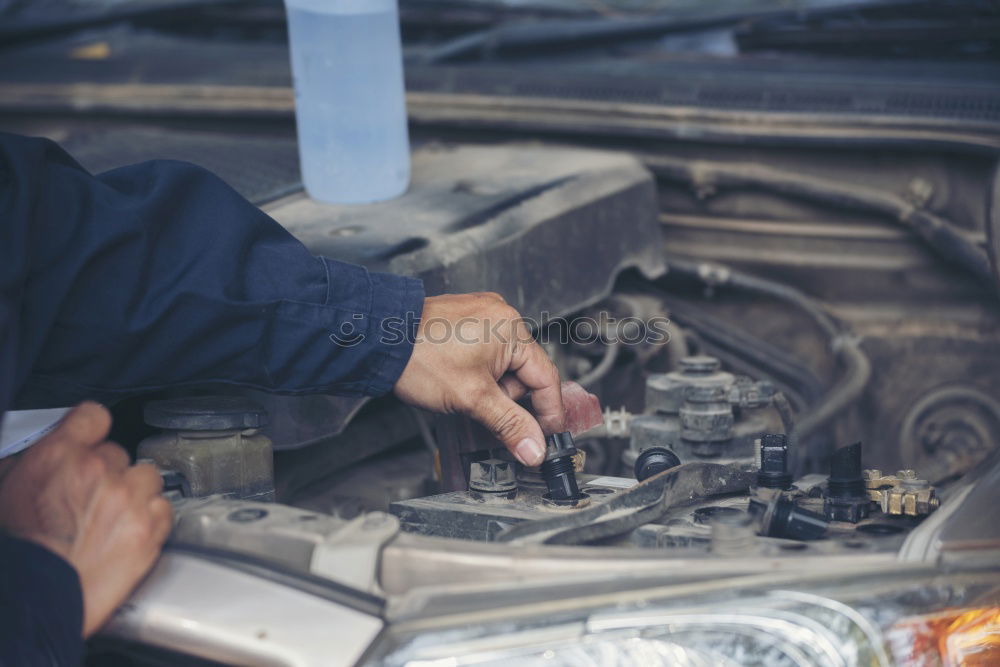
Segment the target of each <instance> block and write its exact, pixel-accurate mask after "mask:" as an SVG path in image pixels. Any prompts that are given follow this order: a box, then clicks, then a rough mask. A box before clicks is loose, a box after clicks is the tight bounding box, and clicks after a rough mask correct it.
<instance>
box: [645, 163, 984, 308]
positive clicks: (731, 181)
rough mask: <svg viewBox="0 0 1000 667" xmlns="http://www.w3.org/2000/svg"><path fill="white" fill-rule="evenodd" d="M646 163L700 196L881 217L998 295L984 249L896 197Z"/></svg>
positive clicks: (787, 175)
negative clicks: (787, 198) (759, 193)
mask: <svg viewBox="0 0 1000 667" xmlns="http://www.w3.org/2000/svg"><path fill="white" fill-rule="evenodd" d="M644 162H645V164H646V166H647V167H648V168H649V169H650V170H651V171H653V173H655V174H656V175H657V176H658V177H660V178H666V179H670V180H674V181H681V182H684V183H689V184H691V185H693V186H694V187H695V188H696V189H698V190H701V191H712V190H713V189H715V188H716V187H718V186H730V187H737V186H757V187H762V188H766V189H769V190H772V191H774V192H778V193H782V194H788V195H793V196H796V197H801V198H804V199H809V200H813V201H818V202H822V203H824V204H828V205H833V206H837V207H840V208H848V209H855V210H859V209H860V210H863V211H872V212H876V213H881V214H883V215H885V216H886V217H887V218H889V219H891V220H893V221H895V222H897V223H899V224H901V225H902V226H903V227H906V228H907V229H909V230H910V231H912V232H913V233H914V234H916V235H917V236H919V237H920V238H921V239H923V240H924V241H925V242H926V243H927V245H928V246H930V248H931V249H932V250H934V251H935V252H937V254H938V255H939V256H940V257H942V258H944V259H945V260H947V261H949V262H950V263H952V264H955V265H957V266H959V267H961V268H962V269H965V270H966V271H968V272H969V273H971V274H972V275H974V276H975V277H976V278H977V279H978V280H980V281H982V282H984V283H985V284H987V285H989V288H990V290H991V291H995V290H996V282H995V278H994V276H993V272H992V270H991V268H990V263H989V258H988V257H987V255H986V252H985V250H984V249H983V248H980V247H979V246H978V245H977V243H976V242H975V241H974V240H973V239H971V238H969V237H968V236H967V234H966V232H964V231H963V230H962V229H961V228H959V227H957V226H955V225H953V224H952V223H950V222H948V221H947V220H945V219H944V218H942V217H940V216H938V215H936V214H934V213H931V212H930V211H927V210H925V209H923V208H921V207H919V206H916V205H914V204H912V203H910V202H908V201H907V200H906V199H904V198H903V197H900V196H898V195H895V194H892V193H888V192H883V191H881V190H875V189H873V188H866V187H863V186H859V185H853V184H847V183H838V182H836V181H831V180H829V179H825V178H818V177H815V176H805V175H803V174H799V173H796V172H791V171H785V170H781V169H774V168H772V167H767V166H764V165H760V164H753V163H742V164H731V163H725V164H724V163H721V162H706V161H701V160H680V159H676V158H664V157H649V158H646V159H645V160H644ZM751 278H752V277H751ZM754 280H757V279H754Z"/></svg>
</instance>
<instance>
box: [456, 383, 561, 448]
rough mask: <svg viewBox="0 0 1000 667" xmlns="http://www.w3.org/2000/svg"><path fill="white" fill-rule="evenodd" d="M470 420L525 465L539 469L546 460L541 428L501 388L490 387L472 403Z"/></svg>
mask: <svg viewBox="0 0 1000 667" xmlns="http://www.w3.org/2000/svg"><path fill="white" fill-rule="evenodd" d="M469 416H470V417H472V418H473V419H475V420H476V421H478V422H479V423H480V424H482V425H483V426H485V427H486V428H487V429H488V430H489V431H490V433H492V434H493V436H494V437H495V438H496V439H497V440H499V441H500V442H502V443H503V444H504V446H505V447H506V448H507V449H508V450H510V453H511V454H513V455H514V456H515V457H516V458H517V460H518V461H520V462H521V463H523V464H524V465H526V466H537V465H541V463H542V461H543V460H544V459H545V437H544V436H543V435H542V428H541V427H540V426H539V425H538V422H537V421H535V418H534V417H532V416H531V413H529V412H528V411H527V410H525V409H524V408H522V407H521V406H520V405H518V404H517V403H515V402H514V401H512V400H511V399H510V397H508V396H507V394H505V393H504V392H503V390H502V389H500V385H498V384H491V387H490V388H489V389H488V390H487V391H486V392H485V396H484V397H483V398H482V400H479V401H476V402H475V403H473V406H472V409H471V410H470V411H469Z"/></svg>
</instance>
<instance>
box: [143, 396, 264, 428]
mask: <svg viewBox="0 0 1000 667" xmlns="http://www.w3.org/2000/svg"><path fill="white" fill-rule="evenodd" d="M142 416H143V419H144V420H145V422H146V423H147V424H149V425H150V426H155V427H156V428H163V429H170V430H172V431H229V430H233V429H245V428H261V427H262V426H266V425H267V411H266V410H264V408H262V407H261V406H259V405H257V404H256V403H254V402H253V401H251V400H249V399H246V398H243V397H241V396H189V397H186V398H172V399H167V400H163V401H150V402H149V403H147V404H146V406H145V407H144V408H143V411H142Z"/></svg>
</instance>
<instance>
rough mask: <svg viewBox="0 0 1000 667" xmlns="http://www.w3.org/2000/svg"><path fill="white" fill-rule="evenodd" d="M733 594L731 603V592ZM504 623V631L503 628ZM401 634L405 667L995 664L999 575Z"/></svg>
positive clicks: (867, 584)
mask: <svg viewBox="0 0 1000 667" xmlns="http://www.w3.org/2000/svg"><path fill="white" fill-rule="evenodd" d="M734 598H735V599H734ZM515 626H516V627H515ZM498 630H500V628H499V627H493V628H485V627H480V628H453V629H451V630H445V631H442V632H436V633H433V634H428V633H424V634H421V635H416V636H412V637H409V638H403V637H401V638H399V639H400V640H401V641H400V643H399V644H397V646H396V648H395V649H394V650H392V651H391V652H390V653H389V654H388V655H387V656H385V658H384V659H383V660H382V662H383V664H389V665H406V666H407V667H430V666H433V667H458V666H459V665H482V666H496V667H510V666H511V665H514V664H516V665H519V666H520V665H528V666H543V665H544V666H545V667H557V666H563V665H565V666H567V667H587V666H591V665H592V666H595V667H598V666H599V667H606V666H615V665H643V666H647V665H648V666H651V667H655V666H659V665H664V666H666V665H670V666H680V667H684V666H690V667H702V666H705V667H708V666H712V667H716V666H728V665H734V666H735V665H739V666H744V665H760V666H761V667H764V666H767V667H771V666H803V667H806V666H809V667H813V666H816V665H829V666H831V667H834V666H836V667H840V666H843V667H849V666H854V665H866V666H867V665H912V666H914V667H916V666H927V667H930V666H931V665H963V666H969V667H979V666H986V665H1000V571H991V572H989V573H977V574H975V575H950V576H942V575H926V576H921V577H910V578H906V577H892V576H889V577H880V578H876V579H874V580H873V579H871V578H862V579H861V580H859V581H854V582H845V583H842V584H840V585H837V586H823V587H811V588H810V589H806V588H802V589H799V590H776V591H767V592H760V593H756V594H753V593H751V592H750V591H743V592H735V591H734V593H733V594H732V595H730V596H729V599H728V600H727V599H721V598H719V597H718V596H715V599H712V600H710V601H707V602H706V601H696V600H692V599H691V598H688V599H686V600H683V601H676V602H672V603H670V604H663V603H654V602H650V603H649V604H648V605H646V606H645V608H644V609H631V610H623V611H615V612H601V611H597V610H595V611H592V612H590V613H588V614H586V617H585V618H583V619H580V620H575V619H574V620H568V619H564V621H563V622H552V623H550V624H548V625H546V624H544V623H531V622H530V621H528V620H526V619H518V620H515V621H513V623H509V624H507V625H506V630H505V631H499V632H498Z"/></svg>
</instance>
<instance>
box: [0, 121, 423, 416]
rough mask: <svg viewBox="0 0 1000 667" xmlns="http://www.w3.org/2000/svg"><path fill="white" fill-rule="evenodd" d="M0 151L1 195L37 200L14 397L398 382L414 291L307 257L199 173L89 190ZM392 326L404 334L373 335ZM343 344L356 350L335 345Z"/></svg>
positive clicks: (23, 143)
mask: <svg viewBox="0 0 1000 667" xmlns="http://www.w3.org/2000/svg"><path fill="white" fill-rule="evenodd" d="M2 147H4V148H6V152H7V155H6V162H7V163H8V165H7V166H8V169H9V171H10V173H11V175H12V178H8V179H7V183H6V184H4V185H3V186H2V187H6V188H8V190H12V191H14V192H15V193H16V194H17V195H18V196H20V197H22V198H25V197H29V198H31V202H30V205H28V206H22V207H21V208H22V210H29V211H30V219H29V220H26V221H25V222H24V224H25V225H28V227H27V231H26V233H25V234H24V235H23V239H22V243H23V248H21V249H20V251H21V252H22V253H23V256H24V257H26V258H27V264H28V265H27V266H26V267H25V275H27V276H28V278H27V279H26V280H25V281H24V283H23V286H22V287H23V290H22V298H21V301H22V303H25V304H29V305H30V307H29V308H28V309H26V310H25V311H24V312H25V314H26V317H25V318H24V319H23V320H22V321H21V322H20V325H19V329H20V330H21V331H22V332H25V334H26V335H23V336H21V338H20V350H19V352H20V353H19V355H18V359H19V361H18V373H19V375H20V378H19V381H20V382H19V385H20V386H25V385H27V386H28V388H29V390H30V389H31V388H35V389H40V390H41V393H44V392H51V391H53V390H56V389H58V391H60V392H64V393H68V395H65V396H63V401H64V402H69V401H71V400H75V399H79V398H83V397H93V396H100V397H114V396H115V395H117V394H126V393H130V392H134V391H139V390H150V389H156V388H161V387H165V386H172V385H178V384H190V383H207V382H229V383H238V384H244V385H248V386H253V387H257V388H261V389H266V390H269V391H278V392H285V393H305V392H328V393H341V394H352V395H360V394H379V393H384V392H386V391H388V390H389V389H390V388H391V386H392V384H393V383H394V382H395V379H396V378H397V377H398V376H399V374H400V373H401V372H402V369H403V367H404V366H405V364H406V361H407V359H408V357H409V354H410V348H411V346H412V338H413V336H412V332H413V331H414V330H415V327H416V320H417V318H419V316H420V309H421V306H422V301H423V293H422V288H421V286H420V283H419V281H416V280H413V279H407V278H402V277H398V276H390V275H386V274H369V273H368V272H367V271H366V270H365V269H364V268H362V267H357V266H352V265H346V264H342V263H339V262H333V261H330V260H326V259H323V258H317V257H313V256H312V255H311V254H310V253H309V252H308V251H307V250H306V248H305V247H304V246H302V244H301V243H299V242H298V241H297V240H296V239H294V238H293V237H292V236H291V235H290V234H288V233H287V232H286V231H285V230H284V229H283V228H282V227H281V226H280V225H279V224H278V223H276V222H275V221H274V220H272V219H271V218H269V217H268V216H267V215H266V214H264V213H263V212H261V211H260V210H259V209H257V208H256V207H254V206H253V205H252V204H250V203H249V202H247V201H246V200H244V199H243V198H242V197H241V196H240V195H239V194H237V193H236V192H235V191H233V190H232V189H231V188H229V187H228V186H227V185H226V184H225V183H224V182H222V181H221V180H220V179H218V178H217V177H215V176H214V175H212V174H210V173H209V172H207V171H205V170H203V169H200V168H198V167H195V166H193V165H189V164H184V163H177V162H152V163H145V164H142V165H136V166H134V167H126V168H122V169H118V170H114V171H112V172H108V173H106V174H102V175H101V176H98V177H94V176H91V175H90V174H88V173H87V172H86V171H84V170H83V169H82V168H80V167H79V166H78V165H76V164H75V163H73V162H72V160H71V159H70V158H69V157H68V156H66V155H65V154H64V153H62V151H61V150H59V149H58V148H57V147H55V146H54V144H51V143H49V142H42V141H41V140H26V139H21V138H13V139H10V138H9V137H8V138H7V141H6V143H5V144H2ZM12 251H13V252H15V253H16V252H18V249H12ZM5 254H6V251H5ZM390 318H392V319H394V320H395V319H396V318H398V319H400V320H403V321H405V326H406V327H407V335H404V336H399V337H393V336H390V337H386V336H383V335H381V333H382V331H383V329H384V328H385V322H386V320H387V319H390ZM343 331H353V332H355V333H356V334H360V339H361V340H360V342H358V343H356V344H352V345H345V344H343V341H342V336H341V332H343ZM393 338H399V339H401V340H391V341H390V340H389V339H393ZM389 343H391V344H389ZM22 393H23V392H22ZM21 403H22V404H23V401H21Z"/></svg>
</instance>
